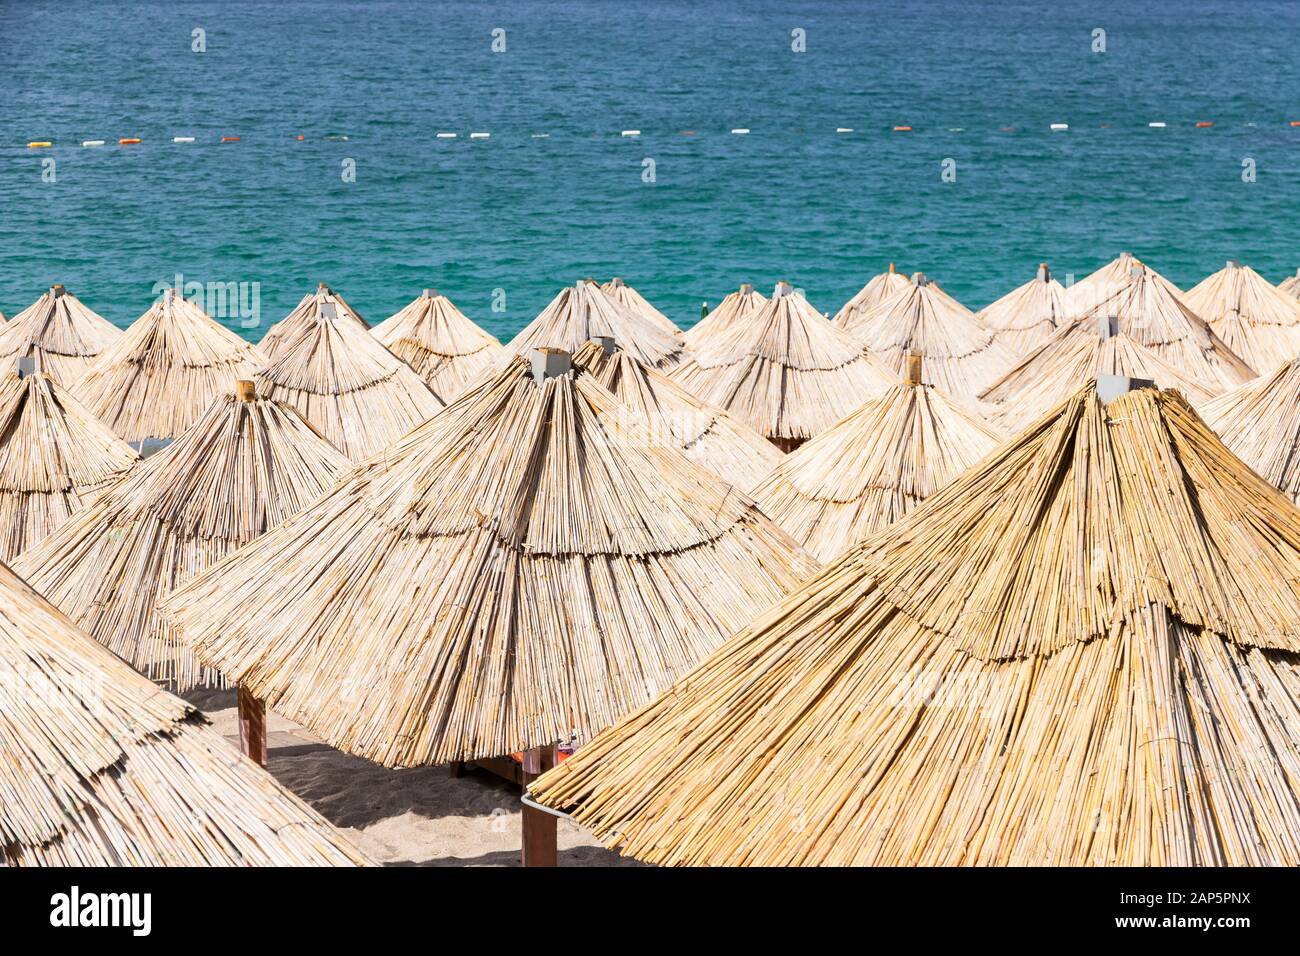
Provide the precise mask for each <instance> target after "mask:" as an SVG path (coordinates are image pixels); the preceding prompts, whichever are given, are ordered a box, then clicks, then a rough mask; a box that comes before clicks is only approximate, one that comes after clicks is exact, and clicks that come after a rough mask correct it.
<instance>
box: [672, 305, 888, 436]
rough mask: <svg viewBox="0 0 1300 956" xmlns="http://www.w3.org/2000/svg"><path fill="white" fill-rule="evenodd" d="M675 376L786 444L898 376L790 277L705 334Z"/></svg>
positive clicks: (820, 426) (828, 423)
mask: <svg viewBox="0 0 1300 956" xmlns="http://www.w3.org/2000/svg"><path fill="white" fill-rule="evenodd" d="M670 378H672V379H673V381H675V382H677V383H678V384H679V385H681V386H683V387H684V388H686V389H687V390H688V391H689V392H691V393H692V394H694V395H696V396H697V397H699V398H700V399H702V400H703V401H705V402H707V403H709V404H710V405H713V406H715V407H717V408H721V409H724V410H725V411H728V412H730V413H731V414H732V415H734V416H736V417H737V418H739V419H740V420H741V421H743V422H746V423H747V424H748V425H749V426H750V427H751V428H753V429H755V430H756V431H757V432H758V433H759V434H761V435H764V436H766V437H767V438H768V439H769V440H770V441H772V442H774V443H775V444H776V445H777V446H778V447H780V448H781V449H782V450H783V451H789V450H791V449H793V448H797V447H798V446H799V445H800V444H802V443H803V442H805V441H807V440H808V439H809V438H811V437H812V436H813V435H816V434H818V433H820V432H823V431H825V430H826V429H828V428H830V427H831V426H832V425H834V424H835V423H836V422H837V421H839V420H840V419H841V418H843V417H844V416H845V415H847V414H848V413H849V412H851V411H853V409H855V408H857V407H858V406H859V405H861V404H862V403H863V402H865V401H866V400H867V399H869V398H872V397H873V396H876V395H879V394H880V393H881V392H883V391H884V390H885V389H887V388H889V387H890V386H892V385H896V384H898V378H897V376H895V375H893V374H892V373H890V372H889V371H887V370H885V369H884V368H882V367H880V366H879V365H877V364H876V363H875V362H873V361H872V360H871V359H870V358H868V357H867V356H866V355H864V354H863V352H862V346H861V345H859V344H858V343H857V342H856V341H855V340H854V339H853V338H852V337H851V336H849V335H847V334H845V333H844V332H841V331H840V330H839V329H837V328H835V326H833V325H831V323H829V322H827V321H826V319H825V318H824V317H823V316H822V315H821V314H820V313H818V311H817V310H816V309H814V308H813V307H812V306H811V305H809V304H808V301H807V300H806V299H805V298H804V297H803V296H802V295H800V294H799V293H797V292H795V291H794V288H793V287H792V286H791V285H790V284H789V283H788V282H778V283H777V284H776V288H775V289H774V290H773V292H772V298H771V299H770V300H768V302H767V303H766V304H765V305H764V306H763V307H762V308H761V309H759V310H758V311H756V312H753V313H751V314H750V315H749V316H747V317H746V318H745V319H744V320H743V321H740V322H737V323H736V324H735V326H734V327H733V328H732V329H731V330H730V331H729V332H726V333H724V334H723V335H722V336H720V337H718V338H714V339H711V340H709V341H707V342H702V343H701V344H700V347H699V351H698V352H697V353H695V354H694V355H693V356H692V357H691V359H690V360H688V361H687V362H685V363H684V364H682V365H681V366H680V367H679V368H677V369H674V370H673V372H672V373H671V374H670Z"/></svg>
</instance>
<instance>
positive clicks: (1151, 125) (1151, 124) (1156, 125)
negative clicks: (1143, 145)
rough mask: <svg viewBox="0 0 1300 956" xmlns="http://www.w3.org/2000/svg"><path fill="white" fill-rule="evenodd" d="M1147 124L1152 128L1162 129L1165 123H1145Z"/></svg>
mask: <svg viewBox="0 0 1300 956" xmlns="http://www.w3.org/2000/svg"><path fill="white" fill-rule="evenodd" d="M1147 125H1148V126H1150V127H1151V128H1152V129H1164V128H1165V124H1164V123H1147Z"/></svg>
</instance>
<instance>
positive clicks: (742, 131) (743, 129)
mask: <svg viewBox="0 0 1300 956" xmlns="http://www.w3.org/2000/svg"><path fill="white" fill-rule="evenodd" d="M748 132H749V129H748V128H747V127H744V126H738V127H736V128H735V129H733V130H732V131H731V134H732V135H733V136H744V135H745V134H746V133H748Z"/></svg>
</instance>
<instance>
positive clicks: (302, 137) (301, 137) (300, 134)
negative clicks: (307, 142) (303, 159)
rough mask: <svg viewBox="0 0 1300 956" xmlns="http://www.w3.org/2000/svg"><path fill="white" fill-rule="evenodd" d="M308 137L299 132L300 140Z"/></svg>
mask: <svg viewBox="0 0 1300 956" xmlns="http://www.w3.org/2000/svg"><path fill="white" fill-rule="evenodd" d="M306 138H307V137H306V136H303V135H302V133H299V134H298V139H299V141H301V140H304V139H306Z"/></svg>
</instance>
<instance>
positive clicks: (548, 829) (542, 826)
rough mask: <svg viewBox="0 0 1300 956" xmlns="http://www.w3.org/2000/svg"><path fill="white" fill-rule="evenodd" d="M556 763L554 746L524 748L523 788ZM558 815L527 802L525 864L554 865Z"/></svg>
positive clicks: (524, 814) (524, 838) (524, 813)
mask: <svg viewBox="0 0 1300 956" xmlns="http://www.w3.org/2000/svg"><path fill="white" fill-rule="evenodd" d="M554 766H555V746H554V745H553V744H552V745H550V746H547V747H534V748H533V749H532V750H526V751H524V789H525V790H526V789H527V788H528V784H530V783H531V782H532V781H533V780H535V779H537V778H538V777H540V776H541V775H542V774H543V773H545V772H546V771H547V770H550V769H551V768H552V767H554ZM557 856H558V850H557V848H556V818H555V817H554V816H553V815H551V814H549V813H546V812H544V811H542V810H535V809H534V808H532V807H530V806H528V805H527V804H524V808H523V865H524V866H555V865H556V862H557Z"/></svg>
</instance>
